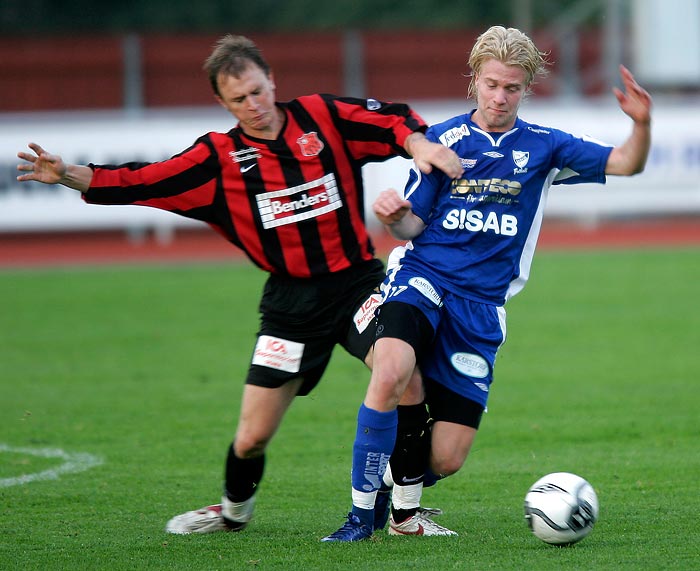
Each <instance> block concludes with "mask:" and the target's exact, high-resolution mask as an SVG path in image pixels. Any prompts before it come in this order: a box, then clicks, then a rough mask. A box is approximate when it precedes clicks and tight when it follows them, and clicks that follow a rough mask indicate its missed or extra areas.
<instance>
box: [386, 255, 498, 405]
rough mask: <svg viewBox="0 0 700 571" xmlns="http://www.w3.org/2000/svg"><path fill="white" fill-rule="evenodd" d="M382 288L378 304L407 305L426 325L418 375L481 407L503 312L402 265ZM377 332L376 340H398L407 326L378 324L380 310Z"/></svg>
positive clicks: (487, 384) (488, 380) (487, 392)
mask: <svg viewBox="0 0 700 571" xmlns="http://www.w3.org/2000/svg"><path fill="white" fill-rule="evenodd" d="M382 290H383V292H384V298H383V303H384V304H390V303H392V302H401V303H405V304H409V305H412V306H414V307H415V308H417V309H418V310H419V311H420V312H421V313H422V314H423V315H424V316H425V317H426V319H427V321H429V322H430V324H431V325H432V328H433V340H432V345H431V346H430V349H429V350H427V351H421V352H419V351H417V355H419V357H418V358H419V366H420V368H421V371H422V373H423V375H424V376H425V377H428V378H430V379H432V380H433V381H435V382H437V383H440V384H441V385H444V386H445V387H447V388H449V389H450V390H452V391H454V392H455V393H457V394H460V395H462V396H464V397H466V398H468V399H470V400H472V401H475V402H477V403H479V404H481V405H482V406H483V407H484V408H486V402H487V400H488V395H489V390H490V388H491V383H492V381H493V367H494V363H495V361H496V354H497V353H498V349H499V348H500V347H501V345H503V342H504V341H505V338H506V324H505V318H506V314H505V309H504V308H503V307H499V306H495V305H490V304H485V303H480V302H476V301H472V300H470V299H467V298H463V297H459V296H457V295H455V294H453V293H451V292H448V291H445V290H443V289H442V288H441V287H440V286H439V285H437V284H434V283H432V282H430V281H429V280H428V279H426V278H424V277H422V276H418V275H416V274H415V273H414V272H412V271H411V270H410V269H408V268H406V267H402V268H400V269H399V270H398V271H396V272H392V273H390V274H389V275H388V276H387V278H386V280H385V281H384V283H383V284H382ZM382 325H384V327H382ZM379 329H380V330H382V331H385V332H384V333H382V336H385V337H387V336H389V337H397V338H400V339H404V334H403V333H402V329H410V328H406V327H405V324H404V325H403V326H402V324H391V323H383V321H382V312H381V311H380V312H379ZM404 340H406V341H407V342H408V343H411V341H410V340H408V339H404Z"/></svg>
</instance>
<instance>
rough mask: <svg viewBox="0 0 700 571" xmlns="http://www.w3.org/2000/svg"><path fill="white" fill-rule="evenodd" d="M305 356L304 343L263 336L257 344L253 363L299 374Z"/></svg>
mask: <svg viewBox="0 0 700 571" xmlns="http://www.w3.org/2000/svg"><path fill="white" fill-rule="evenodd" d="M303 355H304V344H303V343H296V342H295V341H289V340H287V339H280V338H279V337H271V336H270V335H261V336H260V337H258V342H257V343H256V344H255V351H254V352H253V361H252V363H253V365H260V366H261V367H269V368H270V369H277V370H279V371H286V372H287V373H298V372H299V368H300V367H301V358H302V356H303Z"/></svg>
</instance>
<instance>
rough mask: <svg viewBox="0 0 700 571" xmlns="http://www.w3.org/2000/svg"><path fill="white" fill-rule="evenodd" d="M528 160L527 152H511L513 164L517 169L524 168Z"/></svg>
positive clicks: (528, 154)
mask: <svg viewBox="0 0 700 571" xmlns="http://www.w3.org/2000/svg"><path fill="white" fill-rule="evenodd" d="M529 160H530V153H529V152H528V151H513V162H514V163H515V166H517V167H518V168H519V169H522V168H525V166H526V165H527V162H528V161H529Z"/></svg>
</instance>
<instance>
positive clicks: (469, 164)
mask: <svg viewBox="0 0 700 571" xmlns="http://www.w3.org/2000/svg"><path fill="white" fill-rule="evenodd" d="M459 162H460V163H462V168H464V169H473V168H474V167H475V166H476V162H477V161H476V159H459Z"/></svg>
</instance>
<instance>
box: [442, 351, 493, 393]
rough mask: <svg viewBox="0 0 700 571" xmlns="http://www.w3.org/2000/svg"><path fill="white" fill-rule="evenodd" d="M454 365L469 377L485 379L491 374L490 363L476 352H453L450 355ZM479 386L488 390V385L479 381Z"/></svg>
mask: <svg viewBox="0 0 700 571" xmlns="http://www.w3.org/2000/svg"><path fill="white" fill-rule="evenodd" d="M450 363H452V366H453V367H454V368H455V369H456V370H457V371H459V372H460V373H462V374H463V375H466V376H467V377H474V378H476V379H485V378H486V377H487V376H488V374H489V364H488V363H487V362H486V359H484V358H483V357H482V356H481V355H476V354H475V353H453V354H452V356H451V357H450ZM479 385H480V386H479V388H480V389H481V390H484V391H488V387H487V386H486V385H484V384H483V383H479Z"/></svg>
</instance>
